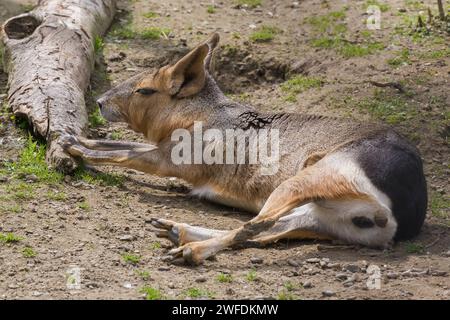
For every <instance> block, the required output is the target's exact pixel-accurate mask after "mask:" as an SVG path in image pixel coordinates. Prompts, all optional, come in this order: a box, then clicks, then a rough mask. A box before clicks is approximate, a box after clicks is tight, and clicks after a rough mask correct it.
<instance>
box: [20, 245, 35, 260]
mask: <svg viewBox="0 0 450 320" xmlns="http://www.w3.org/2000/svg"><path fill="white" fill-rule="evenodd" d="M22 256H23V257H24V258H34V257H36V256H37V253H36V251H34V250H33V248H30V247H25V248H23V250H22Z"/></svg>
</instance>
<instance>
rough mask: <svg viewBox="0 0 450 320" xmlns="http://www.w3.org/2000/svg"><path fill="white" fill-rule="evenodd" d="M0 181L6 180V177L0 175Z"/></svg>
mask: <svg viewBox="0 0 450 320" xmlns="http://www.w3.org/2000/svg"><path fill="white" fill-rule="evenodd" d="M0 182H1V183H4V182H8V177H4V176H0Z"/></svg>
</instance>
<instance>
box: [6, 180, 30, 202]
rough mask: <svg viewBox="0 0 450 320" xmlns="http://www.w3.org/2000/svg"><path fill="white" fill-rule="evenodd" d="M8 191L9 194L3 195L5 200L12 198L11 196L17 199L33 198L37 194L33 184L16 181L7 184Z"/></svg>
mask: <svg viewBox="0 0 450 320" xmlns="http://www.w3.org/2000/svg"><path fill="white" fill-rule="evenodd" d="M6 192H7V193H8V196H4V197H2V198H3V199H4V200H10V199H11V198H13V199H16V200H31V199H33V198H34V196H35V193H34V187H33V185H32V184H30V183H25V182H18V183H17V182H14V183H11V184H9V185H7V186H6Z"/></svg>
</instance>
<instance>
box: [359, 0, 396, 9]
mask: <svg viewBox="0 0 450 320" xmlns="http://www.w3.org/2000/svg"><path fill="white" fill-rule="evenodd" d="M369 6H377V7H378V8H380V11H381V12H387V11H389V9H390V8H391V7H390V6H389V5H388V4H387V3H385V2H380V1H378V0H366V3H365V4H364V10H367V8H368V7H369Z"/></svg>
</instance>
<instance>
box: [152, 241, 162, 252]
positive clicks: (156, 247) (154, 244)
mask: <svg viewBox="0 0 450 320" xmlns="http://www.w3.org/2000/svg"><path fill="white" fill-rule="evenodd" d="M150 249H152V250H158V249H161V243H160V242H158V241H155V242H153V243H152V244H151V245H150Z"/></svg>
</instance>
